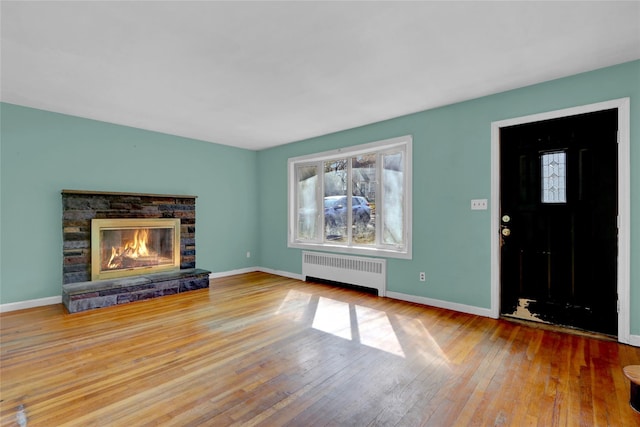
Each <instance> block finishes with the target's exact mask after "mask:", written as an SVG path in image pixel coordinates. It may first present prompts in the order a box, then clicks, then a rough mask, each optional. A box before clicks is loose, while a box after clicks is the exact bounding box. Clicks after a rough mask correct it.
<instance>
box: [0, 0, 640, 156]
mask: <svg viewBox="0 0 640 427" xmlns="http://www.w3.org/2000/svg"><path fill="white" fill-rule="evenodd" d="M0 8H1V9H0V13H1V15H2V21H1V24H2V27H1V34H2V51H1V54H2V55H1V61H2V64H1V73H2V74H1V75H0V78H1V97H0V99H1V100H2V101H4V102H8V103H13V104H18V105H24V106H29V107H34V108H41V109H45V110H49V111H55V112H60V113H66V114H71V115H75V116H80V117H86V118H91V119H97V120H102V121H106V122H111V123H117V124H122V125H127V126H134V127H137V128H142V129H149V130H154V131H159V132H164V133H168V134H173V135H179V136H184V137H189V138H195V139H200V140H204V141H210V142H215V143H219V144H226V145H232V146H236V147H241V148H248V149H255V150H259V149H263V148H267V147H272V146H276V145H280V144H285V143H289V142H293V141H298V140H302V139H305V138H309V137H313V136H318V135H324V134H327V133H331V132H336V131H340V130H344V129H348V128H352V127H356V126H361V125H364V124H368V123H372V122H377V121H381V120H385V119H389V118H393V117H398V116H401V115H405V114H408V113H413V112H417V111H422V110H426V109H429V108H433V107H438V106H442V105H446V104H451V103H454V102H458V101H462V100H467V99H472V98H476V97H479V96H483V95H487V94H491V93H496V92H501V91H504V90H508V89H513V88H518V87H522V86H526V85H530V84H534V83H538V82H542V81H546V80H550V79H554V78H558V77H563V76H568V75H571V74H576V73H580V72H583V71H589V70H593V69H597V68H601V67H605V66H609V65H613V64H618V63H622V62H626V61H630V60H634V59H639V58H640V2H637V1H631V2H612V1H600V2H598V1H595V2H594V1H590V2H576V1H572V2H480V1H474V2H456V1H447V2H427V1H423V2H416V1H414V2H392V1H388V2H364V1H353V2H314V1H299V2H270V1H259V2H244V1H240V2H213V1H208V2H207V1H199V2H184V1H164V2H153V1H141V2H94V1H91V2H90V1H86V2H78V1H76V2H59V1H44V2H25V1H15V2H14V1H2V2H1V3H0Z"/></svg>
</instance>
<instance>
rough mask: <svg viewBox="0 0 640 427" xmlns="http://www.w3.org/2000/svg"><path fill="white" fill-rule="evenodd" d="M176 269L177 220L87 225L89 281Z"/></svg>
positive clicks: (117, 220) (109, 221) (112, 220)
mask: <svg viewBox="0 0 640 427" xmlns="http://www.w3.org/2000/svg"><path fill="white" fill-rule="evenodd" d="M179 269H180V219H178V218H135V219H134V218H110V219H93V220H92V221H91V280H102V279H112V278H117V277H128V276H135V275H141V274H149V273H159V272H166V271H174V270H179Z"/></svg>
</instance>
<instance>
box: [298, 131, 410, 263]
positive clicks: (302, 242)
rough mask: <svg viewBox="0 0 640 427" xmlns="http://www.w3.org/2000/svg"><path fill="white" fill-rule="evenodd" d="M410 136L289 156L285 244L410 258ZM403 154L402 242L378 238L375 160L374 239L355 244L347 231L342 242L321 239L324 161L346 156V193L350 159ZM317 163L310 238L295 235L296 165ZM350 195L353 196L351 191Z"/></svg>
mask: <svg viewBox="0 0 640 427" xmlns="http://www.w3.org/2000/svg"><path fill="white" fill-rule="evenodd" d="M412 145H413V137H412V135H404V136H400V137H395V138H390V139H385V140H381V141H375V142H370V143H365V144H360V145H355V146H350V147H345V148H339V149H335V150H330V151H324V152H320V153H313V154H308V155H304V156H298V157H292V158H289V159H288V162H287V172H288V174H287V182H288V185H287V187H288V195H287V200H288V209H287V211H288V219H287V221H288V224H287V225H288V226H287V230H288V231H287V233H288V236H287V246H288V247H290V248H298V249H307V250H319V251H330V252H340V253H347V254H354V255H369V256H384V257H388V258H400V259H412V242H411V240H412V212H413V208H412V196H413V190H412V182H413V175H412V167H413V156H412ZM400 151H401V152H402V153H403V159H404V161H403V200H404V206H403V241H404V244H403V245H400V246H399V245H392V244H384V243H382V240H381V237H382V236H381V232H382V228H383V227H382V224H383V222H384V219H383V218H384V207H383V203H382V200H383V197H384V185H383V182H382V181H383V168H384V166H383V163H382V162H380V163H379V164H378V163H377V165H378V167H377V170H376V183H375V194H376V216H377V218H376V240H375V243H374V244H367V245H357V244H354V243H353V242H352V241H351V233H349V237H350V238H349V239H348V241H347V242H345V243H336V242H327V241H325V240H324V215H323V214H322V213H323V212H324V193H325V191H324V168H323V167H322V165H323V163H324V162H325V161H330V160H338V159H342V158H344V159H347V160H348V161H347V163H348V164H349V168H348V171H347V173H348V177H347V182H348V183H349V184H348V190H347V194H348V195H349V194H351V182H352V175H351V173H352V171H351V167H350V164H351V161H350V160H351V158H353V157H355V156H358V155H362V154H372V153H375V154H376V156H377V160H381V159H382V156H383V155H384V154H390V153H397V152H400ZM309 166H317V171H318V183H319V185H318V186H317V188H316V214H315V218H316V222H315V224H314V225H315V235H314V237H313V238H311V239H299V238H298V228H297V227H298V195H297V189H298V176H297V173H298V170H299V168H300V167H309ZM351 196H353V195H352V194H351ZM348 200H349V203H348V207H347V211H348V212H351V197H348Z"/></svg>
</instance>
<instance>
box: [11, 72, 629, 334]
mask: <svg viewBox="0 0 640 427" xmlns="http://www.w3.org/2000/svg"><path fill="white" fill-rule="evenodd" d="M425 96H427V95H425ZM623 97H630V98H631V116H632V117H631V159H630V160H631V192H632V197H631V211H632V219H631V223H632V229H631V232H632V236H631V333H632V334H634V335H640V172H637V171H640V149H638V148H637V147H638V145H639V144H640V136H639V135H640V118H638V114H637V112H638V111H640V61H634V62H630V63H626V64H621V65H618V66H614V67H609V68H605V69H601V70H596V71H593V72H589V73H584V74H579V75H576V76H571V77H568V78H564V79H559V80H554V81H551V82H547V83H543V84H539V85H535V86H530V87H526V88H522V89H518V90H513V91H509V92H504V93H500V94H496V95H491V96H487V97H483V98H479V99H475V100H472V101H468V102H463V103H458V104H454V105H450V106H447V107H443V108H438V109H433V110H428V111H424V112H420V113H416V114H412V115H408V116H403V117H399V118H396V119H392V120H388V121H384V122H379V123H375V124H371V125H368V126H363V127H360V128H356V129H351V130H348V131H344V132H339V133H335V134H331V135H326V136H322V137H318V138H313V139H309V140H305V141H301V142H296V143H292V144H288V145H284V146H280V147H276V148H272V149H269V150H264V151H260V152H253V151H247V150H240V149H235V148H230V147H225V146H222V145H216V144H210V143H206V142H201V141H194V140H188V139H184V138H179V137H175V136H169V135H164V134H159V133H154V132H148V131H143V130H139V129H133V128H127V127H122V126H116V125H112V124H107V123H102V122H96V121H92V120H86V119H81V118H76V117H69V116H65V115H61V114H55V113H50V112H45V111H40V110H34V109H29V108H23V107H18V106H14V105H8V104H2V105H1V108H2V109H1V115H0V119H1V120H2V123H1V134H0V137H1V139H0V143H1V147H0V148H1V149H0V156H1V157H0V166H1V170H0V172H1V173H0V188H1V195H0V233H1V245H0V303H9V302H16V301H25V300H30V299H36V298H43V297H49V296H59V295H60V286H61V276H62V266H61V264H60V263H61V261H60V260H61V258H62V233H61V209H62V208H61V202H60V190H62V189H85V190H104V191H122V192H147V193H175V194H194V195H197V196H198V200H197V219H198V228H197V247H198V249H197V250H198V252H197V265H198V267H201V268H207V269H210V270H213V271H214V272H224V271H231V270H235V269H241V268H246V267H252V266H261V267H265V268H268V269H272V270H279V271H284V272H290V273H298V274H299V273H301V256H300V250H297V249H289V248H288V247H287V159H288V158H289V157H295V156H300V155H304V154H310V153H314V152H320V151H326V150H330V149H335V148H339V147H346V146H352V145H357V144H361V143H367V142H372V141H378V140H382V139H386V138H392V137H396V136H401V135H406V134H411V135H413V177H414V182H413V189H414V196H413V205H414V206H413V259H412V260H400V259H390V260H389V262H388V282H389V283H388V287H389V290H391V291H395V292H401V293H405V294H410V295H415V296H422V297H427V298H434V299H439V300H443V301H449V302H452V303H459V304H466V305H470V306H475V307H480V308H486V309H488V308H490V296H491V293H490V259H491V254H490V238H491V235H490V234H491V233H490V228H491V226H490V221H491V212H490V211H471V210H470V209H469V204H470V200H471V199H474V198H487V199H489V198H490V195H491V194H490V193H491V180H490V175H491V159H490V149H491V137H490V126H491V122H493V121H497V120H504V119H509V118H514V117H519V116H524V115H529V114H535V113H540V112H546V111H552V110H557V109H562V108H568V107H574V106H578V105H584V104H591V103H595V102H601V101H607V100H611V99H616V98H623ZM98 159H101V160H98ZM145 168H149V169H150V170H151V172H149V171H147V172H142V170H143V169H145ZM636 225H638V226H636ZM247 251H251V252H252V254H253V256H252V258H251V259H247V258H246V256H245V254H246V252H247ZM420 271H425V272H426V273H427V282H426V283H422V282H419V281H418V272H420Z"/></svg>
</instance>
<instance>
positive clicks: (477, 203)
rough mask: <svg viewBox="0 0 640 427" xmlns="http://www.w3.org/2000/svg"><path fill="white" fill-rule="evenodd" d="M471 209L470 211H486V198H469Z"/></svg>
mask: <svg viewBox="0 0 640 427" xmlns="http://www.w3.org/2000/svg"><path fill="white" fill-rule="evenodd" d="M471 210H472V211H486V210H487V199H472V200H471Z"/></svg>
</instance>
